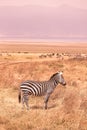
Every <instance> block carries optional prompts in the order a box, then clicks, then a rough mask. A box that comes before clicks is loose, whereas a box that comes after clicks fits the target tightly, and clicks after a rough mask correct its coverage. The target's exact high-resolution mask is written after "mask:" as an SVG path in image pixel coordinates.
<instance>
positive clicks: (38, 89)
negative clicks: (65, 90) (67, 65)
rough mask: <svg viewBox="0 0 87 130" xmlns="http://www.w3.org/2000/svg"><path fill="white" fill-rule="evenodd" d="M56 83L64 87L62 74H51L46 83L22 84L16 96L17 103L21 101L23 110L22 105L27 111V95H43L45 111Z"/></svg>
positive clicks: (27, 82) (29, 82) (31, 82)
mask: <svg viewBox="0 0 87 130" xmlns="http://www.w3.org/2000/svg"><path fill="white" fill-rule="evenodd" d="M58 83H60V84H62V85H63V86H65V85H66V82H65V80H64V77H63V73H62V72H57V73H55V74H53V75H52V76H51V77H50V79H49V80H47V81H31V80H28V81H25V82H23V83H22V84H21V85H20V88H19V95H18V99H19V103H20V102H21V101H22V105H23V108H24V105H26V107H27V109H29V105H28V100H29V95H34V96H42V95H45V99H44V108H45V109H47V103H48V100H49V97H50V95H51V94H52V93H53V91H54V89H55V88H56V86H57V85H58Z"/></svg>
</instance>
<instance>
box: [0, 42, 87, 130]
mask: <svg viewBox="0 0 87 130" xmlns="http://www.w3.org/2000/svg"><path fill="white" fill-rule="evenodd" d="M58 71H63V75H64V78H65V81H66V82H67V85H66V88H64V87H63V86H61V85H58V86H57V87H56V89H55V91H54V92H53V94H52V95H51V97H50V100H49V103H48V109H47V110H44V109H43V103H44V97H43V96H42V97H34V96H30V98H29V105H30V110H26V108H25V109H22V104H19V103H18V90H19V86H20V84H21V82H23V81H25V80H37V81H44V80H48V79H49V78H50V76H51V75H52V74H53V73H55V72H58ZM0 130H87V45H86V44H79V43H78V44H62V45H61V44H60V43H58V44H57V43H55V44H52V45H50V43H49V44H44V43H43V44H41V43H37V44H35V43H33V44H32V43H31V44H25V43H13V42H12V43H11V42H9V43H6V42H5V43H3V42H2V43H1V44H0Z"/></svg>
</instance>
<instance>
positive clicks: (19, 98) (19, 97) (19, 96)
mask: <svg viewBox="0 0 87 130" xmlns="http://www.w3.org/2000/svg"><path fill="white" fill-rule="evenodd" d="M18 100H19V103H20V102H21V90H19V95H18Z"/></svg>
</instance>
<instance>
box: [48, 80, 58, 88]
mask: <svg viewBox="0 0 87 130" xmlns="http://www.w3.org/2000/svg"><path fill="white" fill-rule="evenodd" d="M49 81H50V82H53V83H52V84H53V87H56V86H57V85H58V81H57V80H56V79H50V80H49Z"/></svg>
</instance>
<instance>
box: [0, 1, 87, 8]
mask: <svg viewBox="0 0 87 130" xmlns="http://www.w3.org/2000/svg"><path fill="white" fill-rule="evenodd" d="M62 4H66V5H72V6H75V7H78V8H83V9H87V0H0V6H2V5H16V6H23V5H43V6H59V5H62Z"/></svg>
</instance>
